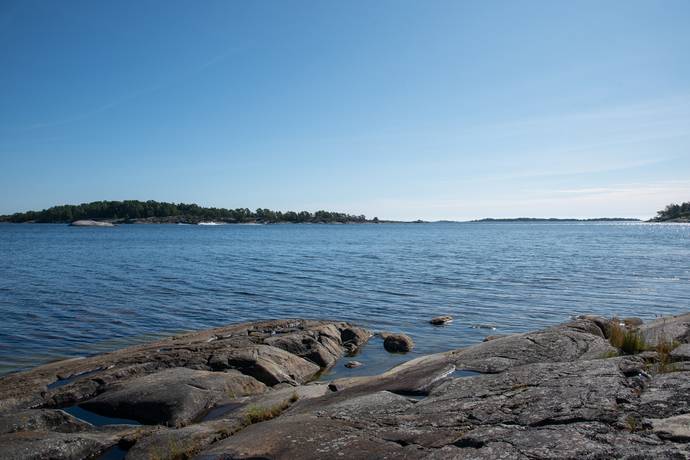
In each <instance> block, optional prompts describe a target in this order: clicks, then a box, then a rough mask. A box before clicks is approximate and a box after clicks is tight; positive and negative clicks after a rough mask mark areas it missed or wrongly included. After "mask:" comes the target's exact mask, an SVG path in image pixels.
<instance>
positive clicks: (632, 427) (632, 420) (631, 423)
mask: <svg viewBox="0 0 690 460" xmlns="http://www.w3.org/2000/svg"><path fill="white" fill-rule="evenodd" d="M625 424H626V425H627V427H628V431H630V432H631V433H634V432H635V431H637V426H638V420H637V418H636V417H634V416H632V415H628V417H627V418H626V419H625Z"/></svg>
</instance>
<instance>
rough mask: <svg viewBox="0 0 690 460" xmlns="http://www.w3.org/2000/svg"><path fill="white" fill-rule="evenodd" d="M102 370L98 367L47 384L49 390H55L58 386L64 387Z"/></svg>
mask: <svg viewBox="0 0 690 460" xmlns="http://www.w3.org/2000/svg"><path fill="white" fill-rule="evenodd" d="M102 370H103V369H101V368H98V369H94V370H92V371H86V372H82V373H81V374H74V375H71V376H69V377H67V378H66V379H58V380H56V381H54V382H53V383H49V384H48V385H47V388H48V389H49V390H54V389H56V388H60V387H64V386H65V385H69V384H70V383H72V382H75V381H77V380H79V379H80V378H83V377H88V376H90V375H94V374H97V373H99V372H101V371H102Z"/></svg>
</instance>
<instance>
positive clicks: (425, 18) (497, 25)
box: [0, 0, 690, 220]
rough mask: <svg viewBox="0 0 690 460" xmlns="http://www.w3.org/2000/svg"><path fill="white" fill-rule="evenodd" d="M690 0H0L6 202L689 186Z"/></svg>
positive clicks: (351, 204)
mask: <svg viewBox="0 0 690 460" xmlns="http://www.w3.org/2000/svg"><path fill="white" fill-rule="evenodd" d="M688 24H690V2H688V1H687V0H680V1H672V0H668V1H653V0H644V1H635V0H625V1H614V0H608V1H606V2H601V1H584V0H575V1H569V2H554V1H543V2H542V1H523V0H516V1H474V2H471V1H456V0H453V1H441V0H431V1H406V0H394V1H376V2H370V1H346V2H343V1H328V0H323V1H311V2H302V1H283V0H281V1H275V2H272V1H249V0H248V1H209V0H205V1H201V2H199V1H171V0H166V1H163V0H159V1H147V0H143V1H142V0H137V1H118V2H106V1H100V0H98V1H91V0H90V1H83V2H81V1H70V0H65V1H60V2H55V1H52V0H51V1H34V0H19V1H12V0H2V1H0V213H12V212H18V211H24V210H28V209H44V208H47V207H49V206H53V205H57V204H64V203H81V202H88V201H94V200H122V199H141V200H149V199H153V200H160V201H173V202H196V203H198V204H200V205H204V206H222V207H229V208H236V207H243V208H244V207H248V208H251V209H255V208H258V207H261V208H271V209H276V210H310V211H315V210H318V209H326V210H332V211H342V212H350V213H354V214H366V215H367V216H369V217H373V216H377V217H379V218H382V219H403V220H412V219H418V218H420V219H427V220H437V219H450V220H465V219H473V218H481V217H519V216H530V217H578V218H584V217H600V216H618V217H639V218H648V217H652V216H653V215H654V214H655V213H656V211H657V210H659V209H661V208H663V207H664V206H665V205H666V204H668V203H671V202H681V201H690V174H689V171H690V27H689V26H688Z"/></svg>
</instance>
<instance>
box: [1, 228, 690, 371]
mask: <svg viewBox="0 0 690 460" xmlns="http://www.w3.org/2000/svg"><path fill="white" fill-rule="evenodd" d="M689 260H690V225H683V224H669V225H663V224H642V223H472V224H450V223H439V224H386V225H266V226H233V225H225V226H201V227H199V226H177V225H145V226H143V225H142V226H136V225H130V226H126V225H124V226H120V227H116V228H73V227H72V228H71V227H68V226H65V225H32V224H28V225H0V310H1V311H2V313H3V321H2V323H0V373H5V372H11V371H15V370H18V369H22V368H26V367H30V366H33V365H37V364H41V363H45V362H48V361H51V360H55V359H59V358H64V357H71V356H80V355H86V354H93V353H97V352H103V351H108V350H112V349H115V348H120V347H123V346H125V345H128V344H132V343H138V342H143V341H147V340H151V339H152V338H156V337H160V336H162V335H167V334H171V333H177V332H180V331H183V330H195V329H201V328H208V327H214V326H219V325H223V324H227V323H233V322H240V321H246V320H255V319H267V318H287V317H306V318H327V319H343V320H349V321H353V322H356V323H359V324H363V325H366V326H368V327H371V328H372V329H374V330H390V331H402V332H406V333H408V334H410V335H411V336H412V337H413V338H414V340H415V342H416V344H417V345H416V348H415V349H414V351H413V352H412V353H411V354H408V355H406V356H404V355H387V354H380V355H381V356H377V357H376V365H375V367H376V368H377V371H380V370H383V369H384V368H388V367H391V366H392V365H394V364H396V363H397V362H399V361H401V360H406V359H409V358H410V357H414V356H417V355H419V354H425V353H432V352H437V351H443V350H447V349H450V348H457V347H462V346H466V345H469V344H472V343H476V342H479V341H481V340H482V339H483V337H485V336H486V335H491V334H503V333H512V332H522V331H526V330H531V329H537V328H540V327H543V326H546V325H550V324H555V323H558V322H562V321H564V320H567V319H568V318H569V317H570V316H571V315H576V314H583V313H597V314H602V315H622V316H640V317H642V318H653V317H654V316H655V315H656V314H675V313H679V312H681V311H687V310H690V300H689V299H690V263H688V261H689ZM443 314H450V315H453V316H454V317H455V321H454V322H453V323H451V324H450V325H447V326H443V327H435V326H432V325H430V324H429V323H428V320H429V319H430V318H431V317H433V316H437V315H443ZM478 324H492V325H495V326H496V330H495V331H494V330H490V329H482V328H473V327H472V326H476V325H478ZM354 359H358V358H354ZM358 360H359V359H358ZM344 362H346V361H343V362H342V363H339V364H344ZM362 369H363V368H358V369H353V370H351V371H352V372H351V373H350V374H349V375H355V374H356V373H364V372H367V373H373V372H372V371H373V369H372V367H371V366H369V369H368V370H366V371H365V370H362ZM349 371H350V370H349Z"/></svg>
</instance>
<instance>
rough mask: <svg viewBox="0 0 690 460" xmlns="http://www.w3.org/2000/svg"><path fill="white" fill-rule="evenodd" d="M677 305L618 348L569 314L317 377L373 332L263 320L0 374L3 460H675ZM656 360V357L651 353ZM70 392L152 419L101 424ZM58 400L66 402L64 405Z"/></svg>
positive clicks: (681, 427)
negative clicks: (623, 352) (101, 459)
mask: <svg viewBox="0 0 690 460" xmlns="http://www.w3.org/2000/svg"><path fill="white" fill-rule="evenodd" d="M688 317H689V316H688V315H681V316H678V317H669V318H662V319H660V320H656V321H653V322H651V323H650V324H642V325H640V324H638V322H635V323H634V324H633V323H631V324H630V325H629V326H626V327H630V328H639V330H640V332H641V333H642V334H644V335H645V337H649V339H650V342H649V343H651V344H655V343H660V342H665V341H674V342H675V344H676V345H679V346H678V347H677V349H678V351H677V352H676V353H675V354H674V353H673V352H671V353H668V354H667V356H662V352H660V351H657V352H645V353H642V354H639V355H632V356H617V355H616V354H617V353H616V349H614V348H613V347H612V346H611V345H610V344H609V341H608V337H609V335H610V334H611V330H612V325H611V324H612V323H611V322H610V321H609V320H606V319H603V318H598V317H591V316H587V317H580V318H578V319H576V320H573V321H570V322H568V323H564V324H561V325H558V326H554V327H551V328H547V329H544V330H540V331H535V332H530V333H527V334H515V335H509V336H502V337H498V338H495V339H493V340H491V341H487V342H482V343H479V344H476V345H474V346H471V347H467V348H464V349H459V350H451V351H448V352H444V353H438V354H434V355H428V356H423V357H419V358H416V359H413V360H410V361H408V362H406V363H404V364H401V365H399V366H396V367H395V368H393V369H391V370H389V371H386V372H384V373H382V374H379V375H374V376H369V377H352V378H343V379H337V380H333V381H331V382H316V381H314V379H315V378H316V377H317V376H318V375H319V372H320V371H322V370H323V369H324V368H327V367H328V366H332V365H333V364H334V363H335V362H336V361H337V360H338V359H339V358H341V357H342V356H344V355H345V354H346V353H347V352H351V351H353V350H356V349H357V348H358V347H360V346H362V345H363V344H364V343H365V342H366V341H367V340H368V338H369V337H370V333H369V332H368V331H366V330H364V329H361V328H357V327H355V326H352V325H350V324H347V323H341V322H326V321H301V320H292V321H266V322H259V323H247V324H241V325H235V326H228V327H226V328H220V329H215V330H211V331H202V332H199V333H194V334H187V335H183V336H178V337H174V338H170V339H166V340H163V341H159V342H156V343H153V344H147V345H142V346H138V347H131V348H129V349H125V350H121V351H118V352H114V353H110V354H107V355H101V356H96V357H92V358H87V359H83V360H70V361H64V362H61V363H54V364H50V365H47V366H42V367H39V368H36V369H34V370H31V371H28V372H23V373H18V374H12V375H9V376H6V377H4V378H2V379H0V450H2V452H3V458H5V457H7V458H70V459H71V458H74V459H77V458H98V455H100V454H102V453H103V452H105V451H106V450H107V449H109V448H112V447H113V446H119V447H120V448H121V449H122V452H125V454H123V455H126V458H127V459H153V458H156V459H187V458H197V459H201V460H212V459H250V458H275V459H294V458H299V459H321V458H323V459H332V458H347V459H360V458H361V459H372V458H373V459H377V458H380V459H387V458H388V459H408V458H409V459H422V458H427V459H496V458H505V459H542V458H544V459H569V458H570V459H579V458H583V459H608V458H624V459H625V458H627V459H646V458H649V459H653V458H654V459H656V458H661V459H686V458H690V443H689V441H690V431H689V430H688V426H689V425H688V423H690V368H688V366H687V364H688V360H687V353H686V349H687V346H686V345H684V344H688V343H690V342H689V341H688V339H689V338H690V323H689V322H688ZM662 359H666V360H670V362H664V365H663V366H661V365H659V362H660V360H662ZM75 405H78V406H79V407H81V408H84V409H91V410H93V411H97V412H98V413H99V414H101V415H104V416H110V417H122V418H127V419H133V420H137V421H140V422H144V423H147V424H148V425H131V424H130V425H126V424H119V425H108V424H105V425H97V426H94V425H92V424H89V423H87V422H85V421H84V420H80V419H78V418H75V417H73V416H72V415H70V414H69V413H67V412H65V411H68V409H69V407H74V406H75ZM61 409H64V410H65V411H63V410H61Z"/></svg>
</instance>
